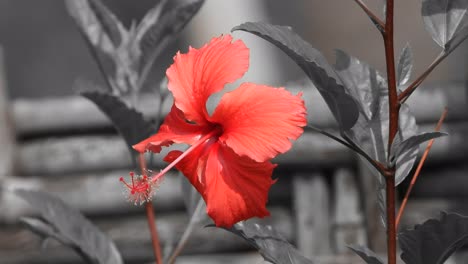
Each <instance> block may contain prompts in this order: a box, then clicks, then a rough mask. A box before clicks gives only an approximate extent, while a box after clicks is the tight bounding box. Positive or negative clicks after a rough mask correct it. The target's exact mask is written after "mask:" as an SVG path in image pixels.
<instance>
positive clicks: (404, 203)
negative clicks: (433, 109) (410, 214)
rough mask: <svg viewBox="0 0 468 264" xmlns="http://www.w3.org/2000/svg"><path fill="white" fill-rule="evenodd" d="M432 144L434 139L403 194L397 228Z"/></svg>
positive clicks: (441, 120)
mask: <svg viewBox="0 0 468 264" xmlns="http://www.w3.org/2000/svg"><path fill="white" fill-rule="evenodd" d="M447 113H448V109H447V107H446V108H445V109H444V112H443V113H442V115H441V116H440V119H439V122H438V123H437V126H436V128H435V131H436V132H437V131H440V128H441V127H442V124H443V122H444V119H445V117H446V116H447ZM432 144H434V139H431V140H430V141H429V143H428V144H427V147H426V150H425V151H424V154H423V156H422V158H421V160H420V161H419V164H418V167H417V168H416V171H415V172H414V175H413V178H412V179H411V183H410V186H409V188H408V190H407V191H406V193H405V198H404V199H403V202H402V203H401V207H400V210H398V215H397V218H396V227H397V228H398V225H399V224H400V220H401V217H402V215H403V212H404V211H405V208H406V204H407V203H408V198H409V195H410V193H411V191H412V190H413V187H414V184H415V183H416V180H417V179H418V176H419V174H420V173H421V169H422V167H423V165H424V162H425V161H426V158H427V155H428V154H429V151H430V150H431V147H432Z"/></svg>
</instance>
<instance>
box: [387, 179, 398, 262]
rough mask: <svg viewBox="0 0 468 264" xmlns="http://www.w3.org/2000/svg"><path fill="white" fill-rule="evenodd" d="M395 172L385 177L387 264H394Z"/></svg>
mask: <svg viewBox="0 0 468 264" xmlns="http://www.w3.org/2000/svg"><path fill="white" fill-rule="evenodd" d="M395 171H396V170H392V172H391V173H390V174H389V175H387V176H386V177H385V184H386V185H385V188H386V198H387V256H388V262H387V263H388V264H396V223H395Z"/></svg>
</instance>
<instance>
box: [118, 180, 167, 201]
mask: <svg viewBox="0 0 468 264" xmlns="http://www.w3.org/2000/svg"><path fill="white" fill-rule="evenodd" d="M129 175H130V179H131V181H130V183H127V182H126V181H125V179H124V178H123V177H120V181H121V182H122V183H123V184H124V187H125V194H126V195H127V199H128V201H130V202H133V203H134V204H135V205H137V204H139V205H141V204H143V203H145V202H148V201H151V198H152V196H153V194H154V190H155V189H156V188H157V185H159V181H152V180H151V178H150V177H148V176H147V175H145V174H144V175H135V173H134V172H130V173H129Z"/></svg>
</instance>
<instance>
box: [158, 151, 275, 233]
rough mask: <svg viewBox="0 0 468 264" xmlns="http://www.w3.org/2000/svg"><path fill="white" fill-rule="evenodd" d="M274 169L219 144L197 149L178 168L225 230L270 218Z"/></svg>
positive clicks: (174, 153) (170, 157)
mask: <svg viewBox="0 0 468 264" xmlns="http://www.w3.org/2000/svg"><path fill="white" fill-rule="evenodd" d="M180 154H181V152H179V151H172V152H171V153H169V154H168V155H167V156H166V158H165V160H166V161H168V162H171V161H173V160H175V159H176V158H177V157H178V156H180ZM275 167H276V165H275V164H272V163H270V162H261V163H258V162H255V161H253V160H251V159H249V158H248V157H239V156H238V155H237V154H235V153H234V152H233V151H232V150H231V149H229V148H228V147H226V146H223V145H222V144H219V143H213V144H212V145H210V146H208V147H207V146H203V147H199V148H196V149H195V150H194V152H192V153H190V154H189V155H187V157H185V158H184V159H182V161H181V162H179V163H178V164H177V165H176V168H177V169H179V170H180V171H182V173H184V175H185V176H186V177H187V178H188V179H189V181H190V182H191V183H192V185H193V186H195V188H196V189H197V190H198V192H199V193H200V194H201V195H202V197H203V199H204V200H205V202H206V204H207V213H208V215H209V216H210V217H211V218H212V219H213V221H214V222H215V224H216V225H217V226H223V227H231V226H232V225H233V224H235V223H237V222H239V221H242V220H246V219H249V218H252V217H265V216H268V215H270V214H269V212H268V210H267V209H266V203H267V200H268V191H269V190H270V187H271V185H272V184H273V183H274V182H275V181H274V180H272V179H271V174H272V172H273V169H274V168H275Z"/></svg>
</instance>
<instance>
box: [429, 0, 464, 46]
mask: <svg viewBox="0 0 468 264" xmlns="http://www.w3.org/2000/svg"><path fill="white" fill-rule="evenodd" d="M467 10H468V1H466V0H423V3H422V9H421V13H422V16H423V20H424V25H425V26H426V30H427V31H429V33H430V34H431V36H432V38H433V39H434V41H435V42H437V44H439V46H441V47H442V48H444V49H445V50H447V49H448V48H450V44H451V42H452V40H453V39H454V38H456V37H457V35H458V34H459V33H461V32H462V31H463V34H464V35H466V34H468V32H467V31H466V30H465V29H467V26H468V16H467Z"/></svg>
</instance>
